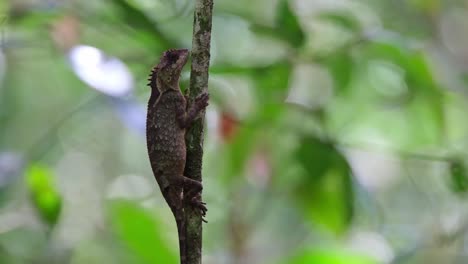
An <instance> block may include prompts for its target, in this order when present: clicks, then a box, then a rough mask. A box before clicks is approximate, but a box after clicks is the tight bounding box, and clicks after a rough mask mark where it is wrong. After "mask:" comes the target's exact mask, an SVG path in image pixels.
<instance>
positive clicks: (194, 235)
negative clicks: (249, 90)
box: [185, 0, 213, 264]
mask: <svg viewBox="0 0 468 264" xmlns="http://www.w3.org/2000/svg"><path fill="white" fill-rule="evenodd" d="M212 12H213V0H196V2H195V11H194V21H193V38H192V68H191V73H190V89H189V98H190V101H192V102H193V100H194V99H195V98H196V97H197V96H198V95H199V94H201V93H202V92H203V91H206V90H207V89H208V69H209V65H210V41H211V20H212ZM204 117H205V115H204V113H203V115H202V117H201V118H200V119H199V120H197V121H196V122H195V123H194V125H193V126H192V128H191V129H190V131H188V133H187V138H186V143H187V144H186V145H187V163H186V165H185V175H186V176H187V177H190V178H192V179H194V180H197V181H201V180H202V174H201V169H202V159H203V123H204V119H205V118H204ZM185 212H186V214H185V217H186V219H185V220H186V228H187V229H186V239H187V249H186V250H187V264H200V263H201V251H202V219H201V215H200V213H199V212H198V210H193V208H191V207H190V206H186V207H185Z"/></svg>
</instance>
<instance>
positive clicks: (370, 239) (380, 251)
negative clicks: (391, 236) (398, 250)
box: [348, 232, 395, 263]
mask: <svg viewBox="0 0 468 264" xmlns="http://www.w3.org/2000/svg"><path fill="white" fill-rule="evenodd" d="M348 243H349V246H348V247H349V248H350V249H352V250H353V251H355V252H360V253H363V254H366V255H367V256H370V257H373V258H374V259H376V260H377V261H378V263H391V262H392V260H393V259H394V258H395V252H394V250H393V249H392V247H391V246H390V244H389V243H388V242H387V240H386V239H385V238H384V237H383V236H382V235H380V234H378V233H373V232H355V233H353V234H351V236H350V238H349V241H348Z"/></svg>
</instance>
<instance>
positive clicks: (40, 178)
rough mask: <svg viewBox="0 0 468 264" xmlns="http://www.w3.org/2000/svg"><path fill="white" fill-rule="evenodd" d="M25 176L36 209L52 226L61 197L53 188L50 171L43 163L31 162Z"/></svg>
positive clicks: (59, 210) (59, 207)
mask: <svg viewBox="0 0 468 264" xmlns="http://www.w3.org/2000/svg"><path fill="white" fill-rule="evenodd" d="M26 178H27V185H28V189H29V193H30V195H31V198H32V202H33V204H34V206H35V208H36V211H37V212H38V213H39V215H40V216H41V218H42V219H43V220H44V221H45V222H46V223H47V224H48V225H49V226H51V227H53V226H54V225H55V224H56V223H57V220H58V218H59V216H60V212H61V209H62V197H61V195H60V194H59V192H58V191H57V190H56V188H55V184H54V176H53V173H52V171H51V170H50V169H49V168H47V167H45V166H43V165H39V164H33V165H31V166H30V167H29V168H28V169H27V171H26Z"/></svg>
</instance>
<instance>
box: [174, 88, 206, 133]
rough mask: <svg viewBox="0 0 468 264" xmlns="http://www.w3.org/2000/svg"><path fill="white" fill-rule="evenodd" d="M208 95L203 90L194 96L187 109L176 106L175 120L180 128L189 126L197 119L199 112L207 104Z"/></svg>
mask: <svg viewBox="0 0 468 264" xmlns="http://www.w3.org/2000/svg"><path fill="white" fill-rule="evenodd" d="M209 99H210V96H209V95H208V93H206V92H204V93H202V94H200V95H199V96H197V98H195V101H194V102H193V104H192V105H190V107H189V108H188V110H186V109H184V108H183V107H178V108H177V121H178V123H179V126H180V128H182V129H187V128H189V127H190V126H191V125H192V123H193V121H194V120H195V119H197V117H198V116H199V114H200V112H201V111H202V110H204V109H205V108H206V107H207V106H208V100H209Z"/></svg>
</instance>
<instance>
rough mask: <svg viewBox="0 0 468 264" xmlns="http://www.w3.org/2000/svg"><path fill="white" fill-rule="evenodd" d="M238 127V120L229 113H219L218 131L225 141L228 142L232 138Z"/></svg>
mask: <svg viewBox="0 0 468 264" xmlns="http://www.w3.org/2000/svg"><path fill="white" fill-rule="evenodd" d="M238 127H239V121H237V119H236V118H235V117H234V116H233V115H232V114H230V113H227V112H222V113H221V125H220V127H219V130H220V131H219V133H220V134H221V138H222V139H223V141H225V142H229V141H230V140H231V139H232V138H234V136H235V134H236V132H237V129H238Z"/></svg>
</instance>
